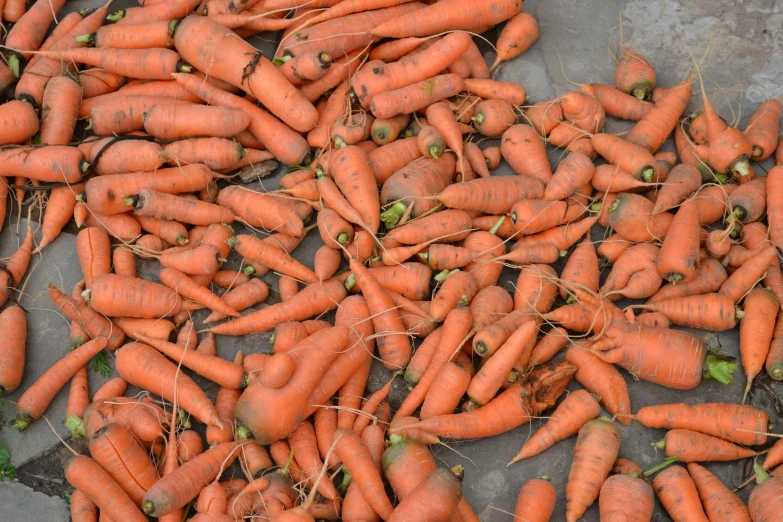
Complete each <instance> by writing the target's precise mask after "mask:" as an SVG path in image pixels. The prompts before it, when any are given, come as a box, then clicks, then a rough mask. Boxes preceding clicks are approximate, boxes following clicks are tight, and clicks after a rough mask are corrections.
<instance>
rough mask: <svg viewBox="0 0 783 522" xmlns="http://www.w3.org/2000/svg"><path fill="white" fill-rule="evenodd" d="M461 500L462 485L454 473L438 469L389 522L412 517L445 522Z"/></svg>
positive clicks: (424, 480)
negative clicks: (443, 521)
mask: <svg viewBox="0 0 783 522" xmlns="http://www.w3.org/2000/svg"><path fill="white" fill-rule="evenodd" d="M365 498H366V497H365ZM461 498H462V483H461V482H460V480H459V479H458V478H457V477H456V476H455V475H454V472H452V471H451V470H447V469H444V468H438V469H436V470H434V471H432V472H430V473H429V474H428V475H427V476H426V477H425V478H424V479H423V480H422V481H421V482H420V483H419V484H418V485H417V486H416V487H415V488H413V489H412V490H411V491H410V493H409V494H408V495H407V496H406V497H405V498H404V499H403V500H402V501H401V502H400V504H399V505H398V506H397V508H396V509H395V510H394V512H393V513H392V514H391V516H390V517H389V518H388V520H390V521H394V522H400V521H403V520H411V519H412V517H422V519H423V520H430V519H432V520H445V519H446V518H448V516H449V515H450V514H452V513H453V512H454V510H455V509H456V507H457V504H458V503H459V501H460V499H461ZM382 518H383V517H382Z"/></svg>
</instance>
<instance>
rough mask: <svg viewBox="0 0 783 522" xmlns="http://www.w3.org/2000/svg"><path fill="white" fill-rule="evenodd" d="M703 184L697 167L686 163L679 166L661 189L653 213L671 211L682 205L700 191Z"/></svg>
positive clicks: (673, 170) (670, 174)
mask: <svg viewBox="0 0 783 522" xmlns="http://www.w3.org/2000/svg"><path fill="white" fill-rule="evenodd" d="M701 183H702V179H701V173H700V172H699V170H698V169H697V168H696V167H695V166H693V165H688V164H685V163H683V164H681V165H677V166H676V167H674V168H673V169H672V171H671V172H670V173H669V176H668V177H667V178H666V184H664V186H663V187H661V189H660V191H659V193H658V198H657V199H656V200H655V207H654V208H653V212H661V211H664V210H669V209H671V208H674V207H676V206H677V205H679V204H681V203H682V202H683V201H685V199H686V198H688V197H689V196H690V195H691V194H693V193H695V192H696V191H697V190H698V189H699V187H700V186H701Z"/></svg>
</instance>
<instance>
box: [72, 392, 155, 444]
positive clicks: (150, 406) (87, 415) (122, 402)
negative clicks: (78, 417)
mask: <svg viewBox="0 0 783 522" xmlns="http://www.w3.org/2000/svg"><path fill="white" fill-rule="evenodd" d="M112 423H114V424H119V425H122V426H123V427H125V428H127V429H128V431H130V432H131V433H133V435H134V436H135V437H136V438H137V439H139V440H141V441H144V442H145V443H152V442H153V441H155V440H157V439H159V438H160V437H162V436H163V429H164V426H166V425H168V420H167V419H166V415H165V413H164V412H163V410H162V409H160V408H159V407H158V406H157V405H155V404H154V403H153V402H152V401H151V400H150V399H146V400H144V399H142V400H139V399H128V398H125V397H112V398H109V399H101V400H98V401H93V403H92V404H90V406H88V407H87V410H86V411H85V412H84V426H83V431H84V434H85V437H87V439H88V440H89V439H91V438H92V436H93V435H95V433H96V432H97V431H98V430H99V429H101V428H102V427H104V426H107V425H109V424H112Z"/></svg>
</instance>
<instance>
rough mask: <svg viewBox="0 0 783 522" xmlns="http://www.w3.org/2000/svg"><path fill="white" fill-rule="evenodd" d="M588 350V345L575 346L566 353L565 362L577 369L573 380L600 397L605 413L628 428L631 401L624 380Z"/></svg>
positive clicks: (614, 369)
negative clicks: (614, 417)
mask: <svg viewBox="0 0 783 522" xmlns="http://www.w3.org/2000/svg"><path fill="white" fill-rule="evenodd" d="M588 348H589V344H588V345H586V346H584V345H578V344H577V345H574V346H573V347H571V348H570V349H569V350H568V351H566V360H567V361H568V362H570V363H571V364H573V365H575V366H576V367H577V368H578V371H577V372H576V375H574V378H575V379H576V380H577V381H578V382H579V383H580V384H581V385H582V386H584V387H585V389H586V390H587V391H589V392H591V393H594V394H596V395H597V396H599V397H601V405H602V406H603V407H604V408H605V409H606V411H608V412H609V413H611V414H612V415H615V416H617V420H618V421H619V422H621V423H622V424H625V425H626V426H629V425H630V424H631V420H630V419H629V418H627V416H628V415H630V413H631V399H630V398H629V397H628V388H627V387H626V384H625V380H624V379H623V377H622V375H620V372H619V371H617V369H616V368H615V367H614V366H612V365H611V364H608V363H605V362H603V361H602V360H601V359H599V358H598V357H597V356H596V355H594V354H593V353H592V352H590V350H589V349H588Z"/></svg>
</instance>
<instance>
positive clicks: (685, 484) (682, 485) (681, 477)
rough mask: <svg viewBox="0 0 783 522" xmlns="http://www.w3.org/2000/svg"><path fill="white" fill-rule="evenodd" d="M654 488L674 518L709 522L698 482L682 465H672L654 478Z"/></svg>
mask: <svg viewBox="0 0 783 522" xmlns="http://www.w3.org/2000/svg"><path fill="white" fill-rule="evenodd" d="M652 484H653V489H654V490H655V494H656V495H658V499H659V500H660V501H661V504H663V506H664V507H665V508H666V511H667V512H668V513H669V515H670V516H671V517H672V518H673V519H674V520H693V521H694V522H708V519H707V516H706V515H705V514H704V508H703V507H702V505H701V500H700V499H699V492H698V491H697V490H696V484H694V482H693V479H692V478H691V476H690V475H689V474H688V472H687V471H686V470H685V468H683V467H682V466H672V467H670V468H667V469H665V470H663V471H661V472H660V473H658V474H657V475H656V476H655V478H654V479H653V482H652Z"/></svg>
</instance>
